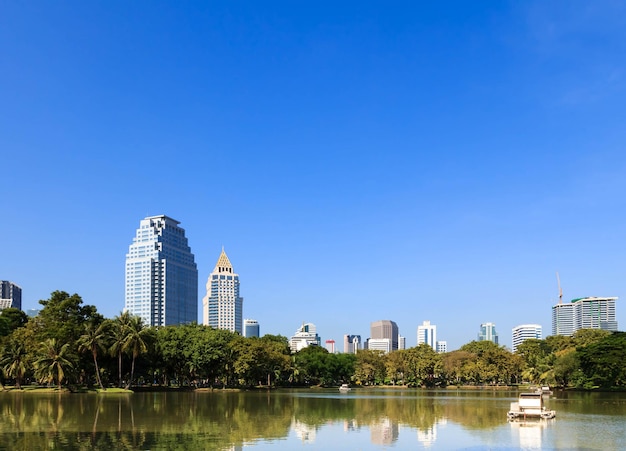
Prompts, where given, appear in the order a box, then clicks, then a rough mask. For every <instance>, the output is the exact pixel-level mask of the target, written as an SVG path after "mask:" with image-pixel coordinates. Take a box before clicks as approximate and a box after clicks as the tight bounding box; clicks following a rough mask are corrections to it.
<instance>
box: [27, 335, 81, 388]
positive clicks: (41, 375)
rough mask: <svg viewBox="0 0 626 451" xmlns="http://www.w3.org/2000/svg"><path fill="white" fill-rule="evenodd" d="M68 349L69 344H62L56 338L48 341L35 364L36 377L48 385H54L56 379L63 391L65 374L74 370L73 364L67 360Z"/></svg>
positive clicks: (43, 344)
mask: <svg viewBox="0 0 626 451" xmlns="http://www.w3.org/2000/svg"><path fill="white" fill-rule="evenodd" d="M68 349H69V343H65V344H61V343H60V342H59V341H58V340H57V339H56V338H48V339H46V340H45V341H44V342H43V343H42V344H41V347H40V355H39V356H38V358H37V359H36V360H35V363H34V366H35V377H37V379H39V380H40V381H41V382H45V383H47V384H53V383H54V381H55V379H56V381H57V384H58V386H59V389H61V385H62V383H63V379H64V378H65V373H66V372H67V370H69V369H71V368H72V362H71V361H70V360H69V359H68V358H67V354H68Z"/></svg>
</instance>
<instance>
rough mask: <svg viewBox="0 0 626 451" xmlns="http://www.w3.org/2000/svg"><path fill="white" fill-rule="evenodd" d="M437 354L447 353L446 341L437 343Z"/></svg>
mask: <svg viewBox="0 0 626 451" xmlns="http://www.w3.org/2000/svg"><path fill="white" fill-rule="evenodd" d="M436 351H437V353H438V354H444V353H446V352H448V342H447V341H438V342H437V349H436Z"/></svg>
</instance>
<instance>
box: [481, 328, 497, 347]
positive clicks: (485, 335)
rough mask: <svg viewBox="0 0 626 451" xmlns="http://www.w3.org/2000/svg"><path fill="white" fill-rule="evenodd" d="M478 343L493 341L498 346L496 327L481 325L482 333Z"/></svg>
mask: <svg viewBox="0 0 626 451" xmlns="http://www.w3.org/2000/svg"><path fill="white" fill-rule="evenodd" d="M478 341H493V342H494V343H495V344H498V334H497V333H496V325H495V324H493V323H483V324H481V325H480V332H479V333H478Z"/></svg>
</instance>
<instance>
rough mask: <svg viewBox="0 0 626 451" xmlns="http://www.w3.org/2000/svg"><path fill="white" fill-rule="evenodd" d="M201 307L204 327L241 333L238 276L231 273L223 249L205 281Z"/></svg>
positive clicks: (240, 298)
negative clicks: (204, 292)
mask: <svg viewBox="0 0 626 451" xmlns="http://www.w3.org/2000/svg"><path fill="white" fill-rule="evenodd" d="M202 307H203V319H202V323H203V324H204V325H207V326H211V327H214V328H216V329H226V330H230V331H231V332H239V334H241V333H242V327H243V298H242V297H240V296H239V275H238V274H235V273H234V272H233V265H231V264H230V260H229V259H228V256H226V252H224V248H222V253H221V254H220V257H219V258H218V259H217V264H216V265H215V268H214V269H213V272H212V273H211V274H210V275H209V279H208V280H207V283H206V296H204V298H203V299H202Z"/></svg>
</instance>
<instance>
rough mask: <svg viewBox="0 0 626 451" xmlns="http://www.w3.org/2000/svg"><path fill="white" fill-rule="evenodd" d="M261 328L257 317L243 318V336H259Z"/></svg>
mask: <svg viewBox="0 0 626 451" xmlns="http://www.w3.org/2000/svg"><path fill="white" fill-rule="evenodd" d="M260 334H261V330H260V328H259V322H258V321H257V320H256V319H244V320H243V336H244V337H246V338H247V337H257V338H258V337H259V336H260Z"/></svg>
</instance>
